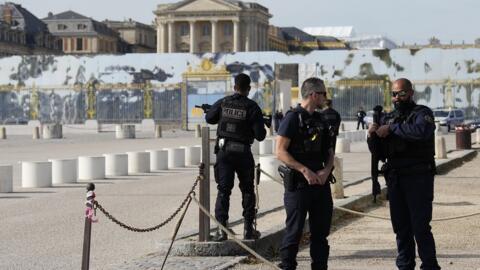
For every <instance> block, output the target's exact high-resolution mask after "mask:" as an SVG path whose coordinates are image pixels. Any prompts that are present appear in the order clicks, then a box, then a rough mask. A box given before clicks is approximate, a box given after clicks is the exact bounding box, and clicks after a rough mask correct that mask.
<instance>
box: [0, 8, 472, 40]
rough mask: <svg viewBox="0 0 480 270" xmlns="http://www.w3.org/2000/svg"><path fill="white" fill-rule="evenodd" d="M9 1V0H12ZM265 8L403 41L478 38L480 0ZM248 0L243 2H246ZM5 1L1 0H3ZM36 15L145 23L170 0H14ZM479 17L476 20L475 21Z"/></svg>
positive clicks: (298, 21)
mask: <svg viewBox="0 0 480 270" xmlns="http://www.w3.org/2000/svg"><path fill="white" fill-rule="evenodd" d="M0 1H1V0H0ZM11 1H12V0H11ZM248 1H249V2H258V3H260V4H262V5H264V6H266V7H267V8H269V10H270V13H271V14H272V15H273V18H272V19H271V20H270V23H271V24H274V25H276V26H296V27H299V28H302V27H307V26H346V25H351V26H353V27H354V29H355V31H356V33H358V34H382V35H387V36H388V37H389V38H391V39H392V40H394V41H395V42H397V43H398V44H401V43H402V42H403V41H405V42H406V43H414V42H416V43H419V44H424V43H427V42H428V39H429V38H430V37H432V36H436V37H437V38H439V39H440V41H441V42H442V43H450V40H453V41H454V42H456V43H461V42H462V41H463V40H465V42H467V43H472V42H473V41H474V40H475V39H476V38H480V28H479V27H478V25H477V23H478V16H479V15H478V14H479V12H480V1H479V0H400V1H399V0H330V1H326V0H293V1H290V0H248ZM248 1H247V2H248ZM2 2H3V1H2ZM12 2H15V3H18V4H21V5H22V6H23V7H25V8H27V9H28V10H30V11H31V12H32V13H33V14H35V15H36V16H37V17H39V18H44V17H46V16H47V14H48V12H49V11H51V12H53V13H54V14H55V13H60V12H63V11H66V10H73V11H76V12H78V13H80V14H82V15H85V16H87V17H92V18H94V19H96V20H99V21H102V20H104V19H111V20H123V19H125V18H132V19H133V20H137V21H140V22H143V23H151V22H152V21H153V19H154V15H153V13H152V11H153V10H154V9H155V8H156V5H157V4H161V3H171V2H177V1H174V0H173V1H172V0H134V1H131V0H130V1H125V0H17V1H12ZM476 22H477V23H476Z"/></svg>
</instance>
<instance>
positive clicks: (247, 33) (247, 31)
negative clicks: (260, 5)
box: [245, 22, 251, 52]
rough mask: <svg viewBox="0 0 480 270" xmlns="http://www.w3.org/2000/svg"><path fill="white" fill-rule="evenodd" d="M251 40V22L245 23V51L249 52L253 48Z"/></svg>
mask: <svg viewBox="0 0 480 270" xmlns="http://www.w3.org/2000/svg"><path fill="white" fill-rule="evenodd" d="M250 45H251V42H250V22H247V23H246V24H245V51H246V52H249V51H250V50H251V47H250Z"/></svg>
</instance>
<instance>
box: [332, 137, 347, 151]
mask: <svg viewBox="0 0 480 270" xmlns="http://www.w3.org/2000/svg"><path fill="white" fill-rule="evenodd" d="M335 153H350V140H349V139H343V138H337V144H336V146H335Z"/></svg>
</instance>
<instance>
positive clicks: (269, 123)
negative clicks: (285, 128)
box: [263, 114, 272, 128]
mask: <svg viewBox="0 0 480 270" xmlns="http://www.w3.org/2000/svg"><path fill="white" fill-rule="evenodd" d="M263 123H264V124H265V126H266V127H267V128H270V127H271V126H272V115H271V114H263Z"/></svg>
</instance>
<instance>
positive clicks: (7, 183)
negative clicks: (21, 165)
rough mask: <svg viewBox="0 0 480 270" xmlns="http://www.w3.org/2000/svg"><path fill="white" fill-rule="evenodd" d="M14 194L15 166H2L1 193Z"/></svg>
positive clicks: (0, 175)
mask: <svg viewBox="0 0 480 270" xmlns="http://www.w3.org/2000/svg"><path fill="white" fill-rule="evenodd" d="M7 192H13V166H12V165H0V193H7Z"/></svg>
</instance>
